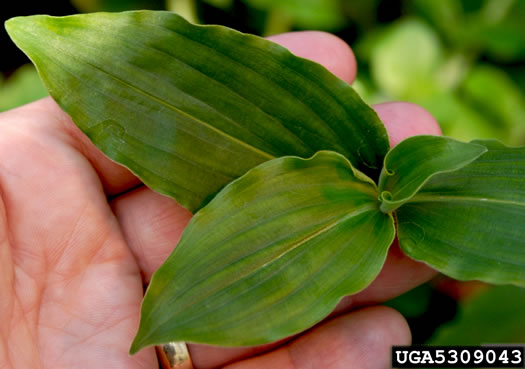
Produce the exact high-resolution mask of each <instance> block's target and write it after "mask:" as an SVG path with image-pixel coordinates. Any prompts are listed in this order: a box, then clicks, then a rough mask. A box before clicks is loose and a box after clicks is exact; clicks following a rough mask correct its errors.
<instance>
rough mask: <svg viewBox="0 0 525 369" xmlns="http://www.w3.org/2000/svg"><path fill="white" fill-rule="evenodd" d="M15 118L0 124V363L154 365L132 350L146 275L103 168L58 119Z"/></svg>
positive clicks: (151, 358)
mask: <svg viewBox="0 0 525 369" xmlns="http://www.w3.org/2000/svg"><path fill="white" fill-rule="evenodd" d="M37 109H38V108H37ZM42 116H43V117H44V119H47V117H46V116H45V115H42ZM17 118H18V119H17V121H16V122H13V121H9V120H8V121H7V122H6V123H5V124H3V125H2V126H1V128H2V130H1V132H2V134H0V137H1V138H2V139H3V140H4V141H5V140H9V141H8V142H0V149H1V153H0V157H2V158H6V159H7V160H6V159H4V160H2V162H1V164H0V175H1V176H2V178H1V180H0V183H1V199H0V265H2V269H1V270H0V290H2V291H3V293H2V295H3V296H2V301H1V303H0V316H1V317H2V324H1V325H0V337H1V338H0V363H7V366H8V367H12V368H39V367H44V368H47V367H49V368H63V367H75V366H76V365H78V364H79V363H81V365H82V366H84V367H91V368H96V367H101V366H100V363H101V360H103V362H104V367H124V366H126V367H128V368H135V367H136V368H142V367H148V366H149V367H153V365H154V363H155V361H154V354H153V352H152V351H151V350H149V351H145V352H144V353H141V354H139V355H136V356H134V357H132V358H130V357H128V355H127V350H128V348H129V342H130V340H131V339H132V337H133V335H134V333H135V329H136V326H137V321H138V316H139V306H140V301H141V299H142V280H141V275H140V272H139V267H138V265H137V263H136V261H135V259H134V257H133V255H132V254H131V251H130V250H129V248H128V247H127V245H126V243H125V241H124V238H123V235H122V233H121V230H120V227H119V225H118V222H117V220H116V218H115V216H114V215H113V213H112V211H111V209H110V207H109V205H108V202H107V200H106V195H105V194H104V191H103V189H102V186H101V184H100V182H99V179H98V176H97V173H96V172H95V170H94V169H93V167H92V166H91V165H90V163H89V162H88V160H87V159H86V158H85V157H84V156H82V155H81V153H80V152H79V151H76V150H75V149H74V148H73V147H72V146H69V145H67V140H68V138H67V137H66V136H63V137H60V136H59V137H57V135H56V132H61V131H62V130H61V129H60V128H61V127H57V124H60V122H58V121H45V122H42V121H39V122H35V121H34V120H32V119H34V118H32V117H31V118H30V117H29V116H28V117H27V119H25V120H20V119H19V117H17ZM10 123H11V124H10ZM0 140H1V139H0ZM62 140H65V141H66V142H64V141H62ZM21 151H24V152H23V153H21ZM14 153H17V155H13V154H14ZM130 362H131V363H130ZM146 363H149V365H146Z"/></svg>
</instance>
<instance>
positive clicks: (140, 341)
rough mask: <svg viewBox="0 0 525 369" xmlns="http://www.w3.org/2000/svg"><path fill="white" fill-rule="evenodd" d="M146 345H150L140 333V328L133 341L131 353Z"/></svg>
mask: <svg viewBox="0 0 525 369" xmlns="http://www.w3.org/2000/svg"><path fill="white" fill-rule="evenodd" d="M146 346H148V343H147V342H145V341H144V336H143V335H141V334H140V329H139V332H138V333H137V335H136V336H135V338H134V339H133V342H132V343H131V347H130V348H129V354H130V355H134V354H136V353H137V352H139V351H140V350H142V349H143V348H144V347H146Z"/></svg>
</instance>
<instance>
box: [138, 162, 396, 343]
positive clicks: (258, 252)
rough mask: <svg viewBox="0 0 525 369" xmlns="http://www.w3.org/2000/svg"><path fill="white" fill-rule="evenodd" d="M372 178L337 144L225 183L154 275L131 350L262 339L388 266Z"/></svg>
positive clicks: (286, 331) (295, 324) (384, 221)
mask: <svg viewBox="0 0 525 369" xmlns="http://www.w3.org/2000/svg"><path fill="white" fill-rule="evenodd" d="M394 232H395V230H394V223H393V219H392V217H391V216H390V215H388V214H383V213H381V212H380V211H379V209H378V201H377V189H376V186H375V185H374V184H373V182H372V181H371V180H370V179H369V178H367V177H366V176H365V175H363V174H362V173H360V172H358V171H356V170H354V169H353V168H352V167H351V165H350V162H349V161H348V160H347V159H346V158H344V157H343V156H341V155H339V154H337V153H334V152H320V153H318V154H316V155H315V156H314V157H312V158H311V159H300V158H297V157H283V158H279V159H275V160H272V161H269V162H267V163H264V164H262V165H260V166H258V167H256V168H254V169H252V170H250V171H249V172H248V173H247V174H246V175H244V176H243V177H241V178H240V179H238V180H236V181H234V182H233V183H231V184H229V185H228V186H226V187H225V188H224V189H223V190H222V191H221V192H220V193H219V194H218V195H217V196H216V197H215V198H214V199H213V200H212V201H211V202H210V203H209V204H208V205H207V206H206V207H204V208H203V209H201V210H200V211H199V212H198V213H197V214H196V215H195V216H194V217H193V219H192V220H191V222H190V223H189V224H188V226H187V228H186V229H185V230H184V233H183V235H182V238H181V240H180V242H179V244H178V246H177V248H176V249H175V251H174V252H173V253H172V254H171V256H170V257H169V258H168V260H167V261H166V262H165V263H164V264H163V265H162V266H161V267H160V269H159V270H158V271H157V272H156V273H155V275H154V276H153V279H152V282H151V284H150V286H149V288H148V290H147V292H146V296H145V299H144V303H143V305H142V316H141V322H140V328H139V332H138V334H137V337H136V338H135V341H134V343H133V346H132V348H131V352H132V353H134V352H137V351H138V350H139V349H141V348H142V347H145V346H147V345H153V344H159V343H162V342H168V341H186V342H200V343H207V344H217V345H224V346H244V345H256V344H262V343H267V342H272V341H275V340H278V339H280V338H283V337H286V336H289V335H292V334H295V333H298V332H301V331H302V330H304V329H306V328H308V327H310V326H312V325H313V324H315V323H317V322H318V321H320V320H321V319H322V318H324V317H325V316H326V315H327V314H329V313H330V312H331V311H332V309H333V308H334V307H335V305H336V304H337V302H338V301H339V300H340V298H341V297H342V296H344V295H348V294H352V293H355V292H357V291H359V290H361V289H363V288H365V287H366V286H368V285H369V284H370V283H371V282H372V280H373V279H374V278H375V277H376V275H377V274H378V273H379V271H380V269H381V267H382V265H383V263H384V261H385V258H386V254H387V251H388V247H389V246H390V244H391V243H392V241H393V238H394Z"/></svg>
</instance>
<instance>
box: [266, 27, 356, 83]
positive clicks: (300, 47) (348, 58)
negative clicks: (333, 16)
mask: <svg viewBox="0 0 525 369" xmlns="http://www.w3.org/2000/svg"><path fill="white" fill-rule="evenodd" d="M268 40H271V41H273V42H276V43H278V44H280V45H282V46H284V47H286V48H288V50H290V51H291V52H292V53H294V54H295V55H297V56H300V57H302V58H306V59H310V60H313V61H315V62H317V63H319V64H321V65H323V66H324V67H325V68H326V69H328V70H329V71H330V72H332V73H333V74H335V75H336V76H337V77H339V78H341V79H342V80H343V81H346V82H348V83H352V82H353V81H354V79H355V75H356V72H357V64H356V60H355V56H354V53H353V52H352V49H351V48H350V46H348V44H347V43H346V42H344V41H343V40H341V39H340V38H339V37H337V36H334V35H332V34H329V33H326V32H318V31H301V32H290V33H283V34H281V35H275V36H271V37H268Z"/></svg>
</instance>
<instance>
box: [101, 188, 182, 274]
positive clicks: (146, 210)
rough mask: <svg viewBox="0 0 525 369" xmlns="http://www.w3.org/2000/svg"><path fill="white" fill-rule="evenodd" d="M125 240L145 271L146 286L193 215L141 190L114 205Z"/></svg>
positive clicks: (161, 197) (150, 191)
mask: <svg viewBox="0 0 525 369" xmlns="http://www.w3.org/2000/svg"><path fill="white" fill-rule="evenodd" d="M111 207H112V209H113V213H114V214H115V215H116V216H117V219H118V220H119V223H120V227H121V229H122V232H123V233H124V237H125V239H126V241H127V243H128V246H129V247H130V248H131V251H132V253H133V254H134V255H135V259H136V260H137V262H138V264H139V268H140V269H141V271H142V275H143V280H144V283H149V281H150V279H151V276H152V275H153V273H154V272H155V270H157V269H158V268H159V266H160V265H161V264H162V263H163V262H164V261H165V260H166V258H167V257H168V256H169V254H170V253H171V252H172V251H173V249H174V248H175V245H177V243H178V242H179V238H180V236H181V234H182V231H183V230H184V228H185V227H186V224H187V223H188V222H189V221H190V218H191V216H192V214H191V213H190V212H189V211H188V210H186V209H184V208H183V207H182V206H180V205H179V204H178V203H177V202H176V201H175V200H173V199H171V198H168V197H166V196H163V195H160V194H158V193H156V192H153V191H152V190H150V189H149V188H147V187H144V186H142V187H139V188H137V189H135V190H133V191H131V192H128V193H126V194H124V195H122V196H119V197H116V198H115V199H114V200H113V201H112V202H111Z"/></svg>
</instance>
